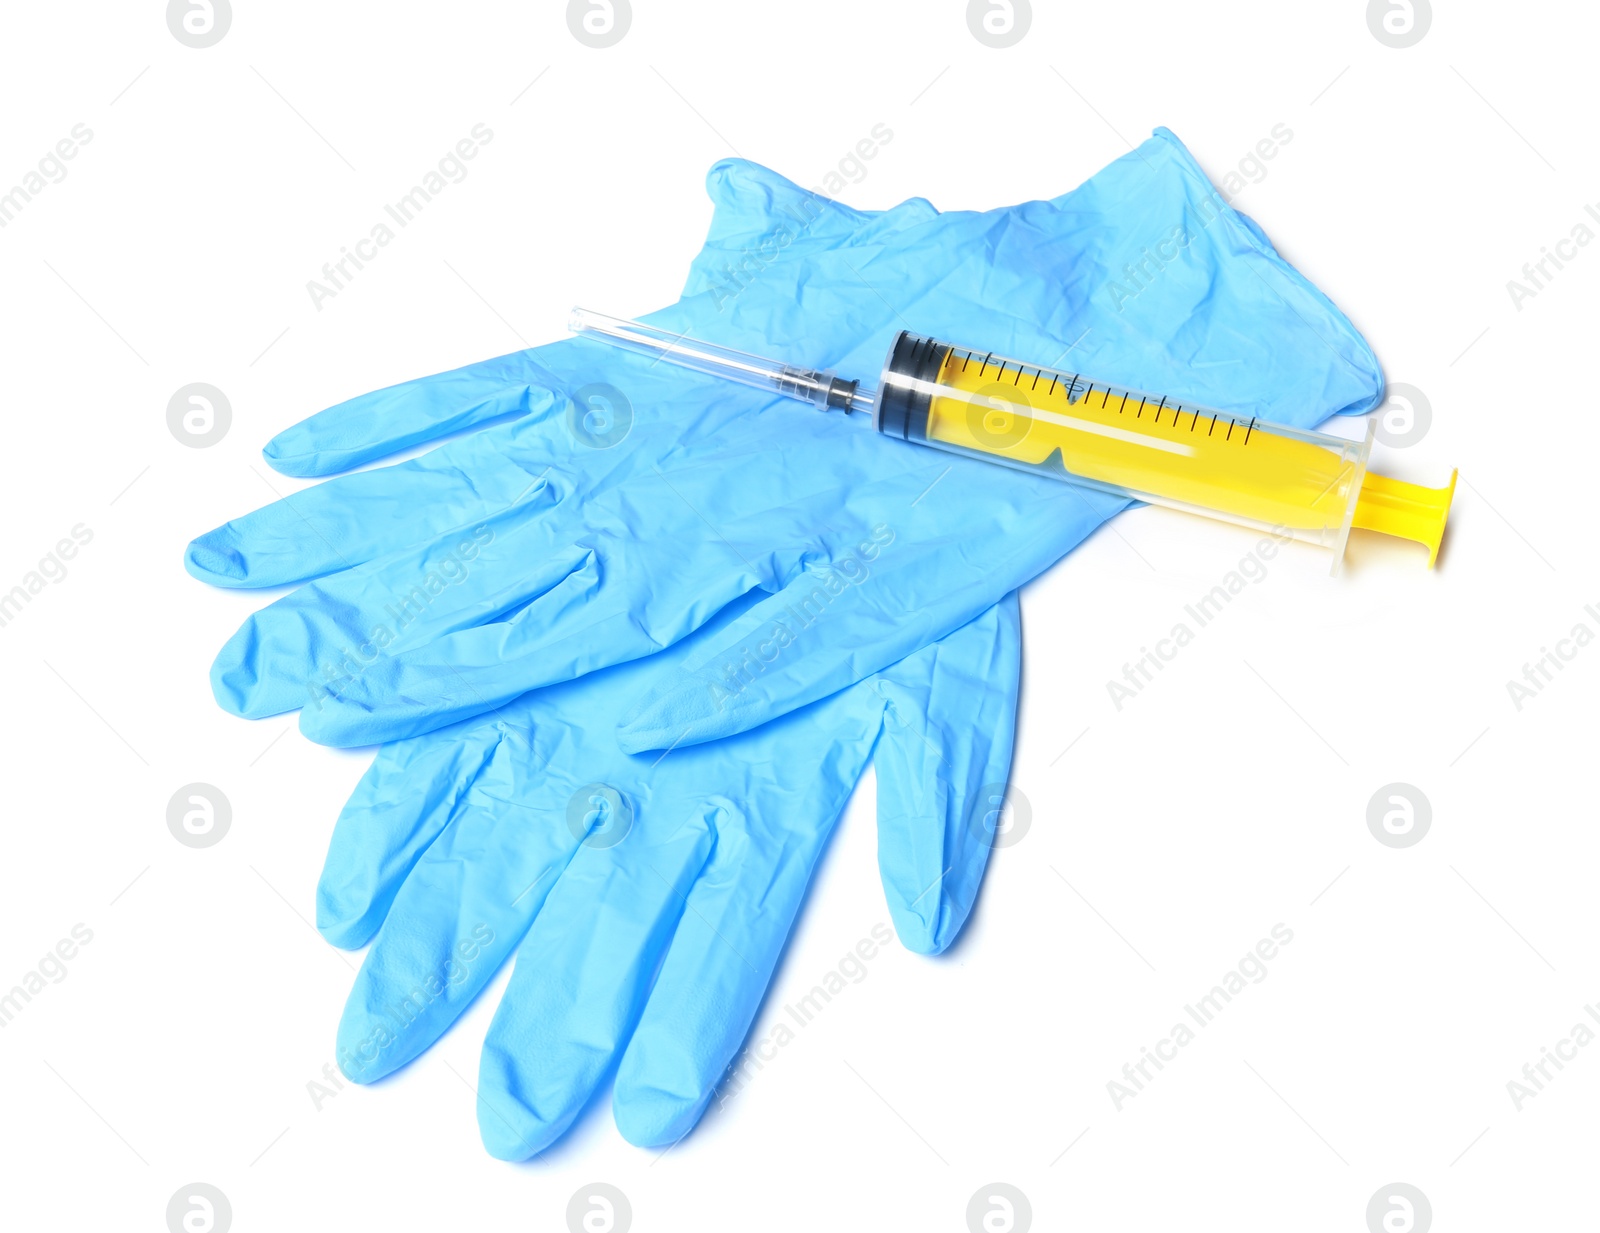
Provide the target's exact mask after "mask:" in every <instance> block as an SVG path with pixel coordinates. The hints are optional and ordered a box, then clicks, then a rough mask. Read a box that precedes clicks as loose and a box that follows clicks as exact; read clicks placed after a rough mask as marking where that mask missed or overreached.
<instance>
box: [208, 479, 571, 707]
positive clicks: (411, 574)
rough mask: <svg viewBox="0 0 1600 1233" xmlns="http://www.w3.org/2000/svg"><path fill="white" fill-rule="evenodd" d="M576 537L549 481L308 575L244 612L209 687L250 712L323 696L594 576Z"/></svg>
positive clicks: (220, 697) (215, 664) (227, 703)
mask: <svg viewBox="0 0 1600 1233" xmlns="http://www.w3.org/2000/svg"><path fill="white" fill-rule="evenodd" d="M571 540H572V533H571V530H570V528H569V527H568V525H567V521H566V520H565V519H563V518H562V516H561V505H560V503H559V501H558V499H557V497H556V496H555V494H554V492H553V491H552V489H551V488H550V487H549V486H548V485H541V486H540V488H539V489H537V490H536V491H535V492H533V493H531V494H529V496H528V498H527V499H526V500H524V501H523V502H521V503H520V504H519V505H517V506H515V507H513V508H512V509H509V510H504V511H502V512H501V513H500V514H498V515H497V516H495V517H493V518H490V519H486V520H485V521H483V522H481V523H478V524H476V525H468V526H465V527H459V528H456V529H455V530H452V531H449V532H446V533H444V534H442V535H438V536H435V537H433V538H432V539H431V540H428V541H425V542H423V543H420V544H415V545H412V546H410V547H408V548H406V549H403V550H402V551H400V552H396V553H391V554H389V555H388V556H386V557H382V558H379V559H378V560H376V561H370V562H368V563H367V564H365V565H360V566H357V567H356V568H355V569H351V570H345V571H343V572H341V573H337V574H332V575H330V576H328V577H327V578H323V579H320V580H318V581H316V582H311V583H308V584H306V585H305V586H303V587H301V588H299V589H298V590H296V591H294V592H292V593H290V594H288V595H285V596H283V597H282V598H281V599H278V600H276V601H274V602H273V603H271V604H269V605H267V606H266V607H265V608H263V609H261V610H260V611H259V612H255V613H253V614H251V616H249V617H248V618H247V619H246V620H245V621H244V623H243V624H242V625H241V626H240V627H239V629H238V631H237V632H236V633H235V634H234V635H233V637H231V638H230V639H229V640H228V641H227V643H225V644H224V645H223V647H222V649H221V650H220V651H219V652H218V653H217V657H216V659H215V661H214V662H213V663H212V666H211V688H212V692H213V693H214V694H215V695H216V699H217V702H218V704H219V705H220V706H221V707H222V708H223V709H224V710H227V711H230V712H232V713H233V714H235V715H244V716H246V717H248V718H251V719H259V718H261V717H263V716H266V715H278V714H281V713H283V712H284V711H292V710H294V709H296V708H297V707H300V706H303V705H305V704H307V703H308V702H316V701H320V700H321V699H322V698H323V697H324V696H325V695H326V694H327V693H328V692H329V691H330V690H342V689H344V688H346V687H347V686H348V685H349V684H350V683H351V681H352V680H355V679H359V678H360V677H362V676H363V675H366V674H368V673H373V672H381V671H382V669H383V665H384V664H385V663H386V661H387V660H388V659H389V658H390V657H391V656H393V655H395V654H397V653H399V651H400V650H401V649H403V648H405V647H407V646H417V645H423V644H426V643H427V642H429V641H430V640H432V639H435V638H439V637H442V636H443V635H445V634H446V633H449V632H451V631H452V630H456V629H460V628H462V627H465V626H475V625H478V624H480V623H482V622H485V621H494V620H497V619H499V618H500V617H503V616H505V615H506V614H507V613H511V612H516V611H520V610H523V609H526V608H528V607H529V605H530V604H536V603H537V602H538V601H539V600H540V598H541V597H545V596H548V595H550V594H551V592H553V591H560V590H561V588H563V586H565V587H566V588H567V589H568V590H570V589H571V588H572V587H574V586H582V585H586V584H585V583H584V582H583V579H582V578H581V575H582V573H583V571H584V569H585V567H586V566H588V567H590V568H591V570H592V565H593V560H592V557H593V554H591V553H588V552H585V551H584V550H583V549H581V548H580V547H577V546H575V545H574V544H573V543H572V542H571ZM575 576H579V577H575ZM405 735H412V734H410V733H406V734H405Z"/></svg>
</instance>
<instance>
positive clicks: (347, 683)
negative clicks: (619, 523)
mask: <svg viewBox="0 0 1600 1233" xmlns="http://www.w3.org/2000/svg"><path fill="white" fill-rule="evenodd" d="M698 526H699V524H698V523H693V524H691V523H689V522H688V521H687V520H686V521H685V522H684V523H683V524H682V525H681V526H680V527H678V528H676V529H674V528H673V527H672V526H671V525H670V524H667V523H665V521H664V520H663V519H661V518H658V519H657V520H656V525H655V526H653V527H651V529H650V535H651V538H652V539H653V540H656V541H657V542H658V543H659V544H660V546H661V547H660V548H659V549H657V548H656V547H655V546H654V545H645V546H643V547H642V548H641V546H640V545H638V544H636V543H624V542H621V541H622V539H623V536H622V535H618V536H615V537H613V536H605V535H601V534H596V533H592V532H591V533H590V534H588V535H586V536H585V538H584V542H583V543H582V544H574V545H571V546H569V547H568V548H567V549H565V550H564V551H561V552H557V551H555V550H553V549H546V550H544V551H545V553H546V557H547V565H548V568H547V569H546V570H545V571H544V572H542V573H540V574H537V575H531V574H530V575H529V577H528V579H526V580H525V581H523V582H521V583H520V584H519V586H520V588H521V591H522V593H523V594H524V595H525V596H531V598H530V599H525V600H524V601H523V605H522V606H521V607H520V608H519V609H518V610H517V611H516V612H515V613H514V614H508V616H507V619H502V620H492V621H490V622H489V623H486V624H481V625H480V624H471V625H470V626H468V627H466V628H449V625H451V624H455V625H457V626H459V625H461V624H464V622H460V621H452V620H449V619H448V618H449V615H450V614H449V613H445V614H443V615H442V617H441V618H440V619H437V620H432V621H431V622H430V624H431V626H432V627H433V628H435V629H440V630H441V632H439V633H438V635H437V636H436V637H432V638H431V639H430V638H427V637H426V634H427V632H428V630H425V629H422V628H421V626H420V623H419V626H418V627H417V629H418V630H419V632H417V633H415V634H414V633H413V631H412V630H408V631H407V634H406V643H407V644H408V645H406V646H405V647H401V646H398V645H397V646H396V647H395V648H394V649H393V651H392V653H385V654H380V655H375V656H369V657H367V662H366V663H365V664H364V666H363V667H362V669H361V671H359V672H356V673H352V674H347V675H345V676H341V677H339V678H338V679H337V681H336V682H334V684H333V685H331V686H330V688H329V689H328V690H327V691H325V692H319V694H318V696H317V704H316V705H315V706H307V707H305V708H304V709H303V710H302V711H301V712H300V730H301V732H303V733H304V734H305V735H306V737H307V738H308V739H310V740H313V741H316V742H317V743H318V744H323V745H334V746H343V747H349V746H357V745H369V744H374V743H378V742H383V741H392V740H399V739H403V738H405V737H410V736H416V735H419V734H421V733H424V732H430V731H432V730H434V729H436V728H439V727H442V726H444V725H446V724H450V723H455V722H459V721H462V720H465V719H469V718H471V717H473V716H475V715H482V714H485V713H487V712H489V711H491V710H494V709H496V708H498V707H501V706H504V705H505V704H506V703H508V702H510V701H511V700H512V699H514V698H516V697H519V696H520V695H522V694H524V693H527V692H529V691H531V690H535V689H541V688H544V687H545V686H548V685H552V684H556V683H559V682H563V681H568V680H572V679H573V678H575V677H578V676H582V675H583V674H585V673H588V672H592V671H595V670H597V669H600V668H605V667H609V666H612V665H615V664H619V663H626V662H628V661H630V660H634V659H638V658H640V657H642V656H646V655H652V654H654V653H656V652H657V651H659V650H661V649H662V648H663V647H667V646H671V645H672V644H674V643H676V642H677V641H679V640H680V639H682V638H683V637H685V636H686V635H688V634H689V633H691V632H693V631H694V630H696V629H698V628H700V627H701V626H702V625H703V624H704V623H705V622H706V621H707V620H709V619H710V618H711V617H713V616H714V615H716V613H717V612H719V611H720V610H722V609H723V608H724V607H725V606H726V605H728V604H730V603H732V602H733V601H734V600H736V599H738V598H739V597H741V596H743V595H745V594H746V593H748V592H750V591H751V590H752V589H754V588H757V587H760V586H763V585H765V584H767V581H768V579H767V577H766V576H765V575H763V574H757V573H752V572H751V570H752V568H756V569H760V568H761V566H760V565H756V566H754V567H752V565H751V563H750V562H751V558H752V556H755V557H759V555H760V554H753V553H752V554H744V553H737V552H730V551H729V550H728V547H727V544H726V543H725V542H724V541H722V540H720V538H719V539H709V540H708V539H706V538H705V537H704V536H703V535H702V536H701V537H700V538H699V540H698V542H697V541H696V540H695V539H694V538H693V534H694V532H695V530H696V529H697V527H698ZM629 536H630V537H631V538H634V539H637V538H638V536H637V534H636V533H632V532H630V533H629ZM668 545H670V546H671V547H668ZM499 549H500V546H499V543H498V541H497V543H496V545H495V550H496V551H495V555H496V558H497V559H500V560H503V559H504V558H505V556H506V555H507V554H506V553H504V552H501V551H500V550H499ZM797 555H798V554H797V553H794V552H791V553H790V558H791V559H792V558H793V557H795V556H797ZM778 558H779V554H776V553H772V554H769V558H768V560H767V561H766V563H765V565H766V568H767V569H768V570H776V569H779V568H783V565H782V563H781V562H780V560H779V559H778ZM492 568H493V567H492V566H486V567H485V570H484V572H485V573H488V572H490V571H491V570H492ZM524 568H525V567H524ZM290 598H293V597H290ZM279 602H280V603H282V602H283V601H281V600H280V601H279ZM435 602H436V603H437V602H438V601H435ZM456 607H460V605H459V604H458V605H456ZM268 611H270V609H269V610H268ZM323 620H325V614H324V613H323V611H322V610H321V608H318V609H317V610H316V612H315V615H314V616H313V617H311V618H309V619H308V620H306V621H304V622H302V623H299V624H294V625H291V626H289V628H288V631H287V635H286V637H290V638H300V637H302V635H303V631H305V630H306V629H314V628H317V624H316V623H317V622H321V621H323ZM441 627H442V628H441ZM324 641H325V642H326V639H324ZM419 643H420V645H416V644H419ZM252 649H253V648H252ZM307 649H310V648H307ZM295 650H296V653H297V655H298V662H300V663H304V662H306V656H305V650H301V649H300V648H299V647H298V646H297V647H296V648H295ZM289 662H291V663H294V662H295V658H294V656H291V657H290V661H289ZM311 662H316V661H315V660H312V661H311ZM246 679H247V680H248V681H249V682H250V683H252V684H254V682H256V681H257V680H259V673H257V672H255V671H254V668H253V666H252V668H251V669H250V671H249V674H248V676H247V678H246ZM284 685H285V687H284V688H282V689H280V690H278V691H276V692H275V693H274V695H273V696H274V698H275V699H276V700H278V701H279V702H282V701H288V700H291V699H293V698H295V697H298V698H299V699H300V700H301V701H303V700H304V698H305V695H306V690H305V687H304V685H303V683H301V684H299V685H298V690H296V688H295V686H296V682H294V681H293V680H292V679H291V680H289V681H287V682H284ZM221 697H222V695H220V694H219V699H220V698H221ZM223 705H224V706H227V705H228V703H227V702H226V701H224V702H223Z"/></svg>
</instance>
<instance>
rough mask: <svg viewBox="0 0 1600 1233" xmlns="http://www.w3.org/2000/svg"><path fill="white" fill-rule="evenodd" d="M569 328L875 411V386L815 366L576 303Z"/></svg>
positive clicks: (825, 402) (772, 388)
mask: <svg viewBox="0 0 1600 1233" xmlns="http://www.w3.org/2000/svg"><path fill="white" fill-rule="evenodd" d="M567 328H568V329H570V330H571V331H572V332H573V333H574V334H582V335H585V336H587V337H589V338H595V339H598V340H600V341H602V342H607V343H610V344H612V345H613V346H617V347H622V348H624V349H625V350H628V351H633V352H636V353H637V354H639V355H648V356H650V357H651V358H653V359H662V360H666V361H667V362H669V363H671V364H676V365H677V366H678V367H680V368H689V369H693V370H694V371H695V372H701V373H705V374H706V375H707V376H710V377H721V378H722V379H723V380H726V381H737V382H738V383H739V384H741V385H748V386H752V387H754V388H755V389H758V390H766V391H769V392H771V393H775V394H782V395H783V396H784V397H785V398H794V399H798V400H799V401H800V402H808V403H810V404H811V405H812V406H815V407H819V408H821V409H823V410H828V409H830V408H831V409H837V410H844V411H870V410H872V401H873V396H872V391H871V390H863V389H861V387H860V383H859V382H856V381H846V380H844V379H842V378H840V377H839V376H837V375H836V374H834V373H831V372H826V371H823V370H821V369H816V368H797V367H795V366H794V365H792V364H780V363H779V362H778V361H777V360H768V359H764V358H762V357H761V356H759V355H751V354H750V353H749V352H747V351H735V350H734V349H733V348H732V347H721V346H718V345H717V344H716V343H708V342H702V341H701V340H700V339H698V338H690V337H688V336H687V335H684V334H679V333H676V332H675V331H673V330H664V329H661V328H660V327H659V326H654V325H646V324H644V323H643V322H642V321H628V320H625V319H624V318H621V317H608V316H606V315H605V314H604V313H595V312H590V311H589V310H588V309H585V308H574V309H573V310H572V315H571V316H570V317H568V319H567Z"/></svg>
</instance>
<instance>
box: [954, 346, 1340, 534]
mask: <svg viewBox="0 0 1600 1233" xmlns="http://www.w3.org/2000/svg"><path fill="white" fill-rule="evenodd" d="M939 385H940V386H941V387H942V388H941V391H940V392H939V393H936V394H935V395H934V397H933V401H932V403H931V405H930V406H929V410H928V439H929V441H930V442H938V443H940V444H943V445H945V446H950V447H955V448H957V449H964V450H973V451H976V452H979V453H983V454H988V455H991V456H995V457H999V458H1003V459H1005V460H1006V461H1008V462H1011V463H1013V464H1023V465H1026V466H1032V467H1038V468H1040V469H1043V470H1051V471H1056V470H1057V469H1058V468H1059V469H1061V470H1065V471H1066V473H1067V474H1069V475H1072V476H1076V477H1078V478H1081V479H1086V480H1091V481H1095V482H1098V483H1102V484H1107V485H1112V486H1115V487H1118V488H1124V489H1127V490H1128V491H1129V492H1131V493H1139V494H1144V495H1146V496H1153V497H1156V498H1159V499H1163V500H1165V501H1169V502H1172V503H1175V504H1178V505H1183V506H1189V507H1198V508H1199V509H1202V510H1205V511H1208V512H1212V513H1216V514H1222V515H1224V516H1230V515H1231V516H1232V517H1234V518H1237V519H1242V520H1246V521H1249V522H1251V523H1255V524H1259V525H1265V526H1268V527H1282V528H1284V529H1286V530H1289V531H1302V532H1311V533H1312V535H1313V536H1314V537H1315V536H1317V533H1319V532H1324V531H1331V532H1334V533H1336V532H1337V531H1338V529H1339V528H1340V527H1341V526H1342V525H1343V523H1344V520H1345V517H1346V511H1347V510H1348V509H1349V507H1350V497H1351V485H1352V484H1353V483H1355V482H1357V475H1358V469H1359V467H1358V457H1359V448H1358V443H1356V442H1348V443H1341V444H1344V445H1347V446H1348V448H1346V449H1338V450H1335V449H1329V448H1327V447H1326V446H1323V445H1320V444H1316V443H1313V442H1310V441H1304V440H1297V439H1296V437H1297V436H1298V435H1299V434H1298V433H1296V434H1295V436H1290V435H1285V433H1284V430H1283V429H1282V428H1280V427H1279V426H1277V425H1272V426H1271V427H1270V428H1268V429H1263V428H1262V426H1261V425H1260V424H1259V423H1258V422H1257V421H1255V420H1252V419H1251V418H1249V417H1248V416H1247V417H1244V418H1242V419H1240V418H1237V417H1234V418H1230V417H1229V416H1227V415H1223V414H1220V413H1213V412H1210V411H1196V410H1192V409H1189V408H1186V407H1183V406H1181V405H1179V404H1175V403H1172V402H1170V401H1169V400H1167V399H1165V398H1159V399H1152V398H1151V397H1150V396H1148V395H1142V394H1138V393H1131V392H1129V391H1126V390H1123V389H1119V388H1115V387H1112V386H1107V385H1098V384H1092V383H1086V382H1084V381H1083V380H1081V379H1080V378H1076V377H1072V376H1069V375H1064V374H1060V373H1053V372H1050V371H1049V370H1047V369H1043V370H1042V369H1037V368H1031V367H1020V368H1019V367H1017V366H1015V365H1013V364H1010V363H1009V362H1008V363H996V362H995V361H994V360H992V359H989V358H987V357H984V356H980V355H977V354H975V353H972V352H967V351H963V350H958V349H955V348H952V349H951V350H950V351H949V352H948V353H947V354H946V356H945V358H944V361H943V362H942V363H941V365H940V369H939ZM1057 454H1059V456H1060V457H1059V460H1058V461H1057V460H1054V459H1053V457H1052V456H1053V455H1057Z"/></svg>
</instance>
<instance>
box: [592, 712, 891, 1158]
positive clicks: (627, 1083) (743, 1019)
mask: <svg viewBox="0 0 1600 1233" xmlns="http://www.w3.org/2000/svg"><path fill="white" fill-rule="evenodd" d="M859 749H860V758H861V760H862V761H864V759H865V753H866V749H867V743H866V742H862V743H861V744H860V746H859ZM791 756H792V755H791ZM852 769H853V770H854V771H856V772H859V770H860V765H859V764H857V765H855V766H854V767H853V768H844V773H843V774H837V773H836V774H827V773H825V774H824V775H822V776H820V777H817V778H815V779H814V780H813V783H815V784H816V785H817V788H818V790H817V791H816V792H815V793H814V794H813V793H810V792H808V793H806V794H805V796H804V797H802V799H798V800H791V801H789V802H787V805H788V809H789V810H790V811H791V812H790V815H789V817H788V818H786V819H785V820H786V821H790V822H792V821H793V820H795V819H797V818H799V819H806V818H809V819H814V820H816V821H817V822H819V823H820V824H817V825H812V826H810V827H799V828H797V829H796V831H795V832H794V833H792V834H791V833H787V832H785V831H784V830H783V829H781V828H780V827H778V826H776V825H774V826H767V825H765V824H764V823H763V821H762V820H761V819H754V820H753V822H754V824H753V825H752V826H751V827H750V828H742V827H740V828H736V827H732V826H720V827H719V828H718V832H717V850H716V852H715V854H714V855H713V857H712V860H711V861H710V863H709V864H708V865H707V867H706V870H705V872H704V873H703V874H702V875H701V877H700V879H699V880H698V881H697V882H696V883H695V885H694V887H693V889H692V890H690V892H689V900H688V907H687V910H686V911H685V912H684V913H683V915H682V916H681V917H680V918H679V920H678V925H677V929H676V930H675V931H674V933H673V935H672V942H671V945H670V948H669V949H668V951H667V957H666V961H665V962H664V963H663V964H662V965H661V972H660V975H659V976H658V977H657V978H656V983H655V987H654V989H653V990H652V991H651V993H650V998H649V1001H648V1002H647V1003H646V1005H645V1008H644V1013H643V1015H642V1016H641V1017H640V1019H639V1026H638V1028H637V1030H636V1031H635V1032H634V1034H633V1038H632V1040H631V1041H629V1043H628V1046H627V1050H626V1052H625V1053H624V1054H623V1057H622V1062H621V1064H620V1065H619V1067H618V1070H617V1084H616V1091H615V1094H614V1096H613V1098H612V1103H613V1116H614V1117H615V1119H616V1123H617V1129H618V1130H619V1131H620V1132H621V1134H622V1137H623V1138H624V1139H626V1140H628V1142H629V1143H633V1144H635V1145H637V1146H639V1147H655V1146H660V1145H662V1144H667V1143H674V1142H676V1141H677V1140H678V1139H680V1138H682V1137H683V1136H684V1135H685V1134H687V1133H688V1132H689V1131H690V1130H692V1129H693V1128H694V1126H695V1124H696V1123H697V1122H698V1121H699V1120H700V1117H701V1115H702V1114H703V1113H704V1112H705V1109H706V1106H707V1105H708V1104H709V1103H710V1101H711V1099H712V1096H713V1095H714V1094H715V1091H716V1085H717V1082H718V1080H719V1079H720V1078H721V1077H722V1075H723V1074H724V1072H725V1071H726V1070H727V1067H728V1063H729V1061H730V1060H731V1059H732V1058H733V1056H734V1054H735V1053H736V1052H737V1051H738V1049H739V1045H740V1043H741V1042H742V1041H743V1040H744V1039H745V1037H746V1036H747V1035H748V1034H749V1031H750V1024H751V1022H752V1020H754V1018H755V1015H756V1011H757V1010H758V1009H759V1008H760V1005H761V999H762V998H763V997H764V996H765V994H766V991H767V986H768V984H769V983H770V982H771V980H772V973H773V970H774V969H775V968H776V967H777V963H778V958H779V956H780V955H781V954H782V953H783V947H784V943H785V942H786V941H787V940H788V937H789V931H790V929H791V928H792V927H793V924H794V918H795V914H796V912H797V911H798V910H799V907H800V903H801V900H802V899H803V898H804V896H805V890H806V886H807V884H808V883H809V881H810V879H811V873H812V870H813V869H814V867H815V865H816V860H817V856H818V855H819V854H820V852H821V850H822V848H823V846H824V845H825V844H826V842H827V839H828V836H829V834H831V832H832V830H833V823H834V821H835V820H836V819H837V818H838V816H839V811H840V810H841V809H842V807H843V804H844V801H845V798H846V797H847V796H848V795H849V790H850V787H851V786H852V785H853V784H854V775H853V774H850V773H849V772H850V770H852Z"/></svg>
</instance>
